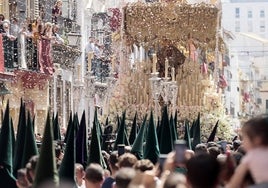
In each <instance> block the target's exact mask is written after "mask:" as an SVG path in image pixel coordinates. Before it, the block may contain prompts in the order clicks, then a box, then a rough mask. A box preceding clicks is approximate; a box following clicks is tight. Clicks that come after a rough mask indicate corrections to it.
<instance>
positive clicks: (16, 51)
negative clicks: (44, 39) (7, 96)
mask: <svg viewBox="0 0 268 188" xmlns="http://www.w3.org/2000/svg"><path fill="white" fill-rule="evenodd" d="M1 38H3V44H4V45H3V48H2V49H3V50H2V51H1V53H0V55H1V54H2V55H1V57H2V58H1V59H0V60H1V62H2V63H1V65H0V80H2V81H4V82H6V81H8V82H12V81H14V80H17V79H22V80H27V79H24V78H25V76H26V77H27V76H29V74H28V73H30V76H31V78H34V79H32V80H40V79H41V80H42V79H43V78H44V79H45V80H46V79H47V77H51V75H50V74H47V75H46V74H45V73H41V72H40V63H39V55H38V54H39V51H38V48H37V47H36V45H35V44H34V43H33V42H32V41H31V40H27V42H26V43H25V46H24V47H25V49H24V55H23V54H22V52H23V50H22V48H21V44H19V43H18V41H17V40H16V41H10V40H9V39H8V38H7V37H5V36H3V37H1ZM8 40H9V41H8ZM50 49H51V54H49V55H50V56H51V59H52V62H53V64H58V65H59V66H60V68H62V69H68V70H73V68H74V64H75V61H76V60H77V59H78V57H79V56H80V55H81V53H82V52H81V51H80V50H79V49H78V48H76V47H71V46H68V45H64V44H53V45H51V48H50ZM27 78H28V77H27ZM24 85H25V84H24ZM26 85H27V84H26ZM30 85H31V86H30V88H31V87H32V86H35V84H34V83H33V84H30ZM39 87H42V86H39Z"/></svg>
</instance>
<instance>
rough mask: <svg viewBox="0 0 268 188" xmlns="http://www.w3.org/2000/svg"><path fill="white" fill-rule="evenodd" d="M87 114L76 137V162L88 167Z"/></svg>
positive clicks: (84, 113)
mask: <svg viewBox="0 0 268 188" xmlns="http://www.w3.org/2000/svg"><path fill="white" fill-rule="evenodd" d="M86 129H87V128H86V112H85V110H84V111H83V114H82V118H81V121H80V126H79V129H78V133H77V137H76V162H77V163H80V164H82V165H83V166H84V167H86V164H87V160H88V157H87V154H88V149H87V130H86Z"/></svg>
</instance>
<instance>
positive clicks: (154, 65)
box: [153, 54, 157, 73]
mask: <svg viewBox="0 0 268 188" xmlns="http://www.w3.org/2000/svg"><path fill="white" fill-rule="evenodd" d="M156 63H157V57H156V54H153V73H156Z"/></svg>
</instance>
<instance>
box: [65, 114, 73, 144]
mask: <svg viewBox="0 0 268 188" xmlns="http://www.w3.org/2000/svg"><path fill="white" fill-rule="evenodd" d="M72 125H73V115H72V112H71V113H70V116H69V121H68V126H67V130H66V133H65V137H64V141H63V142H64V143H66V142H67V139H68V134H69V131H70V128H71V126H72Z"/></svg>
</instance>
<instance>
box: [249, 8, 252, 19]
mask: <svg viewBox="0 0 268 188" xmlns="http://www.w3.org/2000/svg"><path fill="white" fill-rule="evenodd" d="M248 18H252V10H248Z"/></svg>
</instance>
